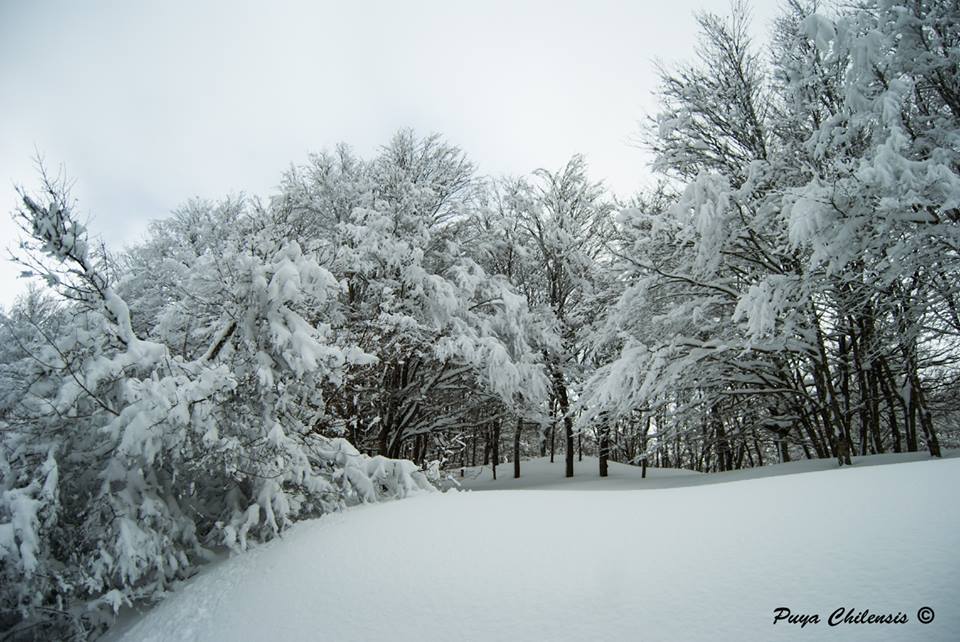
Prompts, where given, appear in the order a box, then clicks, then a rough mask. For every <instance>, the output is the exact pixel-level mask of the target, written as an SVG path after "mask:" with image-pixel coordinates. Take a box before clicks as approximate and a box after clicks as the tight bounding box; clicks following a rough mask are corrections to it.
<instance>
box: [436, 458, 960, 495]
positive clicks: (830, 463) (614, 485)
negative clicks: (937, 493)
mask: <svg viewBox="0 0 960 642" xmlns="http://www.w3.org/2000/svg"><path fill="white" fill-rule="evenodd" d="M953 457H960V450H947V451H944V458H953ZM929 459H930V455H929V453H927V452H915V453H889V454H886V455H869V456H867V457H853V458H852V460H853V464H854V466H856V467H857V468H862V467H864V466H878V465H884V464H897V463H905V462H911V461H927V460H929ZM599 466H600V464H599V461H597V459H596V458H595V457H584V458H583V460H582V461H579V460H578V461H575V462H574V477H565V476H564V463H563V455H562V454H561V455H558V456H557V457H556V458H555V461H554V462H553V463H551V462H550V458H549V457H540V458H537V459H531V460H526V461H522V462H521V463H520V477H519V478H518V479H514V477H513V464H512V463H507V464H500V465H499V466H497V479H493V471H492V469H491V468H490V466H477V467H474V468H466V469H464V470H463V475H461V474H460V469H459V468H456V469H453V470H450V471H447V475H448V476H449V481H448V482H446V483H445V485H444V486H445V487H459V488H463V489H467V490H520V489H528V490H532V489H537V490H639V489H653V488H681V487H684V486H699V485H701V484H719V483H724V482H731V481H744V480H747V479H761V478H764V477H779V476H782V475H792V474H796V473H811V472H816V471H819V470H834V469H836V468H837V461H836V460H835V459H803V460H798V461H791V462H788V463H786V464H776V465H773V466H760V467H757V468H744V469H742V470H732V471H730V472H726V473H711V474H709V475H704V474H702V473H698V472H696V471H693V470H684V469H677V468H654V467H652V466H648V467H647V476H646V478H644V477H643V476H642V474H643V473H642V470H641V468H640V467H639V466H630V465H627V464H620V463H617V462H612V461H611V462H608V477H607V478H606V479H603V478H602V477H600V476H599Z"/></svg>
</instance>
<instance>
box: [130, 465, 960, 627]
mask: <svg viewBox="0 0 960 642" xmlns="http://www.w3.org/2000/svg"><path fill="white" fill-rule="evenodd" d="M534 468H535V466H534ZM771 468H775V467H771ZM615 470H617V471H619V472H622V471H620V469H619V467H615ZM504 472H506V471H504ZM684 477H686V478H701V477H702V478H710V477H714V478H716V477H719V475H715V476H700V475H696V474H693V475H686V476H679V475H674V476H672V477H670V478H671V479H676V480H680V479H682V478H684ZM665 478H666V477H661V479H665ZM615 479H616V478H615ZM615 479H614V481H615ZM656 479H657V476H656V474H653V475H652V476H651V479H650V480H648V481H655V480H656ZM958 484H960V460H958V459H945V460H940V461H937V460H934V461H922V462H911V463H901V464H897V465H886V466H854V467H852V468H843V469H833V470H828V471H821V472H816V473H812V474H796V475H784V476H778V477H772V478H769V479H766V480H764V481H752V480H747V481H740V482H736V483H728V484H708V485H700V486H696V487H690V488H674V489H669V488H662V489H658V490H655V491H652V492H622V491H621V492H608V491H605V490H595V491H591V492H583V491H581V490H554V491H551V492H545V491H537V490H516V491H514V492H509V493H480V492H448V493H443V494H440V493H436V494H430V495H420V496H417V497H413V498H411V499H406V500H403V501H398V502H392V503H389V504H385V505H384V504H381V505H369V506H362V507H359V508H355V509H351V510H348V511H346V512H344V513H342V514H336V515H331V516H328V517H324V518H322V519H318V520H313V521H309V522H303V523H300V524H299V525H297V526H295V527H294V528H292V529H291V530H290V531H288V532H287V533H286V534H285V535H284V537H283V539H282V540H280V541H274V542H271V543H269V544H266V545H263V546H260V547H258V548H256V549H255V550H252V551H251V552H249V553H247V554H244V555H239V556H237V557H234V558H232V559H230V560H228V561H226V562H224V563H222V564H219V565H216V566H214V567H212V568H209V569H207V570H206V571H204V572H202V573H201V574H200V575H199V576H198V577H196V578H194V579H193V580H192V581H190V582H188V583H186V584H185V585H184V586H183V587H182V588H181V589H180V590H179V591H177V592H175V593H174V594H172V595H170V596H169V597H168V599H167V600H166V601H165V602H163V603H162V604H160V605H159V606H158V607H156V608H155V609H153V610H152V611H151V612H149V613H148V614H146V615H145V616H144V617H143V618H142V619H141V620H139V621H138V622H136V623H135V624H134V625H133V626H132V627H130V628H128V629H127V630H126V632H125V636H124V637H122V639H124V640H267V639H273V640H307V639H313V640H358V641H359V640H363V641H367V640H379V639H389V640H396V641H402V640H436V639H457V640H508V639H513V640H550V641H557V640H589V639H606V640H715V639H730V640H732V639H739V640H814V639H833V640H955V639H957V636H958V632H960V607H958V606H957V605H958V604H960V581H958V579H957V576H958V571H960V557H958V549H960V508H958V506H957V503H956V501H955V499H954V492H955V491H954V489H955V488H957V487H958ZM864 498H870V499H864ZM924 606H926V607H930V608H932V609H933V611H934V612H935V614H936V615H935V620H934V621H933V622H932V623H930V624H921V623H920V622H918V620H917V611H918V609H920V608H921V607H924ZM778 607H789V608H790V609H791V611H792V613H794V614H807V615H813V614H818V615H819V618H820V620H821V621H820V622H819V623H810V624H807V625H806V626H805V627H803V628H801V626H800V625H799V624H795V625H790V624H787V623H786V622H781V623H779V624H777V625H774V624H773V614H774V610H775V609H776V608H778ZM841 607H845V608H848V609H849V608H853V609H855V610H856V611H857V612H859V611H860V610H862V609H869V610H870V612H871V613H878V614H886V613H891V614H893V615H897V614H898V613H903V614H905V615H906V616H907V618H908V619H909V622H907V623H905V624H871V625H868V624H859V625H857V624H845V625H840V626H836V627H831V626H829V625H828V624H827V622H826V620H827V618H828V617H829V615H830V614H831V613H832V612H833V611H835V610H836V609H838V608H841ZM118 637H119V636H118Z"/></svg>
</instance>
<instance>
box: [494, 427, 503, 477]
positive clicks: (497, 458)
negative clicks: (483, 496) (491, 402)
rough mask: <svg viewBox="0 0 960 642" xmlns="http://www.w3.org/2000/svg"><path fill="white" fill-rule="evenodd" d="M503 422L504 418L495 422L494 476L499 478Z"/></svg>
mask: <svg viewBox="0 0 960 642" xmlns="http://www.w3.org/2000/svg"><path fill="white" fill-rule="evenodd" d="M502 423H503V420H501V419H498V420H497V422H496V423H495V424H493V448H492V451H493V452H492V455H493V478H494V479H496V478H497V464H499V463H500V425H501V424H502Z"/></svg>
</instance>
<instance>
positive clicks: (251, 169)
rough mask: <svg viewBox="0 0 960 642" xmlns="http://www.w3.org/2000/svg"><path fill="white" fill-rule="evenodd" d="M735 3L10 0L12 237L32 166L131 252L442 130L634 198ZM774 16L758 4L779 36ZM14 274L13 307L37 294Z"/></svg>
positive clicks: (7, 136)
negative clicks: (661, 106)
mask: <svg viewBox="0 0 960 642" xmlns="http://www.w3.org/2000/svg"><path fill="white" fill-rule="evenodd" d="M728 6H729V5H728V0H700V1H696V2H694V1H689V0H668V1H667V2H644V1H642V0H610V1H603V0H589V1H582V2H580V1H577V2H574V1H571V0H553V1H549V2H548V1H543V2H499V1H494V0H471V1H465V2H455V1H453V0H446V1H444V0H437V1H424V2H411V1H403V2H401V1H395V2H361V1H354V2H347V1H340V2H279V1H273V2H251V3H244V2H240V1H231V2H177V1H171V0H166V1H164V2H159V1H157V2H95V1H84V2H73V1H69V0H62V1H47V0H44V1H36V2H34V1H30V0H3V1H0V81H2V88H0V206H2V210H3V212H2V213H0V214H2V216H0V240H2V245H3V246H4V247H6V246H8V245H11V244H12V243H13V242H15V240H16V230H15V228H14V226H13V224H12V223H11V222H10V220H9V216H6V214H7V213H8V212H9V211H10V210H11V209H12V208H13V207H14V206H15V204H16V193H15V192H14V189H13V186H14V185H15V184H21V185H24V186H26V187H28V188H29V187H31V186H35V185H36V174H35V172H34V169H33V160H32V159H33V157H34V155H35V152H36V151H39V152H40V153H41V154H42V155H43V157H44V158H45V160H46V162H47V164H48V165H49V166H50V167H51V168H53V169H57V168H59V167H60V166H63V167H64V168H65V169H66V172H67V175H68V176H69V177H71V178H72V179H74V181H75V186H74V190H73V195H74V196H75V197H76V198H77V199H78V201H79V205H80V211H81V213H82V215H83V216H84V217H88V216H89V217H91V219H92V223H91V232H92V233H93V234H94V235H98V236H102V238H103V239H104V240H105V241H106V243H107V245H108V246H109V247H111V248H113V249H121V248H122V247H124V246H125V245H127V244H129V243H133V242H136V241H137V240H138V239H139V238H141V237H142V235H143V234H144V231H145V230H146V225H147V223H148V222H149V221H150V220H152V219H156V218H162V217H164V216H166V215H167V214H168V213H169V212H170V210H171V209H174V208H175V207H176V206H177V205H178V204H180V203H182V202H184V201H185V200H187V199H188V198H190V197H192V196H203V197H208V198H218V197H220V196H223V195H226V194H229V193H235V192H239V191H243V192H246V193H248V194H257V195H267V194H269V193H271V192H272V190H273V189H274V186H275V185H276V184H277V182H278V180H279V177H280V174H281V172H282V171H283V170H284V169H285V168H286V167H287V166H289V165H290V164H291V163H299V162H301V161H303V160H305V158H306V155H307V154H308V153H309V152H312V151H319V150H322V149H325V148H330V147H332V146H333V145H335V144H336V143H337V142H340V141H345V142H347V143H350V144H351V145H353V147H354V148H355V149H356V150H357V151H358V152H360V153H361V154H364V155H369V154H372V153H373V152H374V151H375V150H376V148H377V146H378V145H380V144H382V143H385V142H386V141H387V140H388V139H389V137H390V135H391V133H392V132H394V131H395V130H397V129H398V128H401V127H412V128H414V129H415V130H416V131H417V132H418V133H421V134H427V133H430V132H434V131H435V132H440V133H442V134H444V135H445V136H446V138H447V139H448V140H449V141H450V142H452V143H454V144H457V145H459V146H460V147H462V148H463V149H464V150H465V151H466V152H467V153H468V154H469V156H470V157H471V158H472V159H473V160H474V161H475V163H476V164H477V165H478V167H479V170H480V172H481V173H483V174H489V175H499V174H521V173H527V172H530V171H532V170H533V169H536V168H537V167H548V168H552V169H555V168H558V167H560V166H561V165H562V164H563V163H564V162H565V161H566V160H567V159H568V158H569V157H570V156H571V155H572V154H574V153H576V152H581V153H583V154H585V155H586V157H587V161H588V163H589V164H590V167H591V173H592V175H593V176H594V178H596V179H603V180H604V181H605V182H606V183H607V185H609V186H610V187H611V188H612V189H613V190H614V191H615V192H616V193H617V194H619V195H629V194H630V193H632V192H633V191H634V190H635V189H636V188H637V187H639V186H641V185H642V184H644V183H646V182H647V180H648V178H647V177H648V172H647V168H646V163H647V161H648V159H647V158H646V156H645V155H644V153H643V152H642V151H641V150H639V149H637V148H636V146H635V145H634V144H633V143H632V142H631V140H632V139H633V138H634V137H635V136H636V133H637V131H638V127H639V125H638V123H639V121H640V120H641V119H642V118H643V116H644V114H646V113H650V112H652V111H653V109H654V106H655V103H654V101H653V100H652V92H653V91H654V90H655V88H656V74H655V70H654V64H653V62H654V60H656V59H661V60H663V61H665V62H668V63H669V62H675V61H679V60H683V59H687V58H689V57H690V56H691V55H692V51H693V46H694V40H695V35H696V25H695V22H694V12H696V11H699V10H710V11H714V12H718V13H726V12H727V9H728ZM775 10H776V4H775V3H774V2H773V1H772V0H767V1H766V2H754V8H753V14H754V30H755V32H756V33H758V34H762V33H765V32H766V30H767V26H768V25H769V24H770V21H771V20H772V17H773V15H774V14H775ZM3 259H4V260H3V261H2V262H0V304H3V305H9V304H10V303H11V302H12V301H13V299H14V296H15V294H16V293H17V292H19V291H21V290H22V289H23V287H24V286H23V282H22V280H19V279H17V274H18V273H19V269H17V268H16V266H14V265H13V264H11V263H10V262H8V261H6V251H4V255H3Z"/></svg>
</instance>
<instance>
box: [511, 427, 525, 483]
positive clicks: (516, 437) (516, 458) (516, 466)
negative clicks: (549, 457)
mask: <svg viewBox="0 0 960 642" xmlns="http://www.w3.org/2000/svg"><path fill="white" fill-rule="evenodd" d="M521 432H523V419H520V418H519V417H518V418H517V430H516V432H514V433H513V478H514V479H518V478H519V477H520V433H521Z"/></svg>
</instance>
